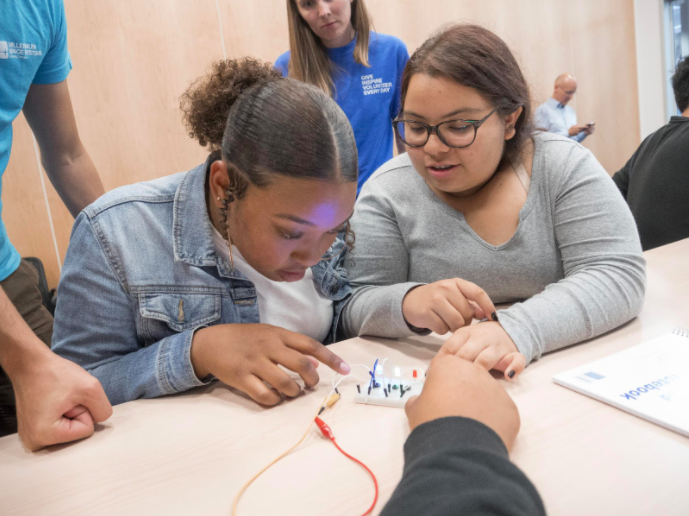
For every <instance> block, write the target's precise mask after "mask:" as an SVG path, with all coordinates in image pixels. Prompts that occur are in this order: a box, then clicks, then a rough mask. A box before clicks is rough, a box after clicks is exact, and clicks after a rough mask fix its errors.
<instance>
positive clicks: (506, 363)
mask: <svg viewBox="0 0 689 516" xmlns="http://www.w3.org/2000/svg"><path fill="white" fill-rule="evenodd" d="M438 354H439V355H440V354H449V355H456V356H458V357H459V358H463V359H464V360H468V361H470V362H476V363H477V364H478V365H480V366H481V367H483V368H484V369H486V370H487V371H490V370H491V369H497V370H498V371H502V372H504V373H505V377H506V378H509V379H512V378H514V376H516V375H519V374H521V372H522V371H524V368H525V367H526V358H525V357H524V355H522V354H521V353H520V352H519V350H518V349H517V346H516V344H515V343H514V342H513V341H512V339H511V338H510V336H509V335H508V334H507V332H506V331H505V330H504V329H503V328H502V326H500V323H498V322H488V321H487V322H482V323H479V324H473V325H471V326H467V327H465V328H460V329H459V330H457V331H456V332H454V334H453V335H452V336H451V337H450V338H449V339H447V340H446V341H445V343H444V344H443V346H442V347H441V348H440V351H438Z"/></svg>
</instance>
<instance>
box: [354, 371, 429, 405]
mask: <svg viewBox="0 0 689 516" xmlns="http://www.w3.org/2000/svg"><path fill="white" fill-rule="evenodd" d="M385 382H386V383H385V385H383V380H382V379H380V380H379V383H380V387H374V388H372V389H371V394H369V393H368V387H369V384H365V385H361V386H360V389H361V392H360V393H357V394H356V395H355V396H354V401H356V402H357V403H366V404H367V405H382V406H384V407H398V408H403V407H404V404H405V403H407V400H408V399H409V398H410V397H412V396H414V395H417V394H421V390H422V389H423V379H420V380H418V381H417V380H412V381H404V380H402V381H400V379H399V378H394V379H392V378H386V380H385ZM388 385H389V386H390V390H389V391H388V393H387V396H385V391H387V390H388ZM400 385H402V386H403V387H404V395H403V396H400ZM383 388H385V391H384V390H383Z"/></svg>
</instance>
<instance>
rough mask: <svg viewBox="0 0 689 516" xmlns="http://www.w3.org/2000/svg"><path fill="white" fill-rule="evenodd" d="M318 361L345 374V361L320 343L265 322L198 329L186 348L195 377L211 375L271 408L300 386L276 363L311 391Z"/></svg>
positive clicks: (294, 394) (316, 377)
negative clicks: (296, 374) (297, 377)
mask: <svg viewBox="0 0 689 516" xmlns="http://www.w3.org/2000/svg"><path fill="white" fill-rule="evenodd" d="M318 361H321V362H323V363H324V364H325V365H327V366H328V367H330V368H331V369H332V370H333V371H335V372H337V373H340V374H348V373H349V366H348V365H347V363H346V362H344V360H342V359H341V358H340V357H339V356H337V355H336V354H335V353H333V352H332V351H330V350H329V349H328V348H326V347H325V346H324V345H323V344H321V343H320V342H318V341H316V340H314V339H312V338H310V337H306V336H304V335H301V334H299V333H295V332H292V331H289V330H285V329H283V328H278V327H277V326H271V325H270V324H221V325H217V326H211V327H209V328H203V329H201V330H199V331H197V332H196V333H195V334H194V340H193V341H192V346H191V362H192V365H193V367H194V373H195V374H196V376H197V378H200V379H203V378H205V377H206V376H208V375H209V374H212V375H213V376H215V377H216V378H217V379H218V380H220V381H221V382H223V383H225V384H227V385H229V386H231V387H234V388H236V389H239V390H240V391H243V392H245V393H246V394H248V395H249V396H251V397H252V398H253V399H254V400H255V401H257V402H258V403H261V404H263V405H276V404H277V403H279V402H280V401H281V400H282V396H281V394H282V395H285V396H289V397H294V396H298V395H299V394H300V393H301V386H300V385H299V384H298V383H297V382H295V381H294V380H293V379H292V378H291V377H290V376H289V375H288V374H287V373H286V372H285V371H283V370H282V369H280V367H278V366H279V365H281V366H283V367H285V368H287V369H289V370H290V371H294V372H295V373H298V374H299V376H301V378H302V380H304V385H305V386H306V387H313V386H314V385H316V384H317V383H318V380H319V377H318V373H317V372H316V367H317V366H318ZM266 384H268V385H266ZM271 387H272V388H271Z"/></svg>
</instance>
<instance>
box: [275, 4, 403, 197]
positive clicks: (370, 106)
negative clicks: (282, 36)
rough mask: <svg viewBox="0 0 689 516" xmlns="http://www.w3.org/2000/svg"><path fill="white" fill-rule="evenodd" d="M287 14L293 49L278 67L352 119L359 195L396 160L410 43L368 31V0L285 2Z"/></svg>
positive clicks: (281, 60) (281, 57) (279, 61)
mask: <svg viewBox="0 0 689 516" xmlns="http://www.w3.org/2000/svg"><path fill="white" fill-rule="evenodd" d="M287 16H288V20H289V41H290V50H289V51H288V52H285V53H284V54H282V55H281V56H280V57H279V58H278V59H277V61H276V62H275V66H276V67H277V68H278V69H279V70H280V71H281V72H282V74H283V75H284V76H288V75H289V76H290V77H292V78H294V79H297V80H300V81H303V82H306V83H309V84H313V85H315V86H317V87H319V88H321V89H322V90H323V91H325V92H326V93H328V94H330V95H332V96H333V98H334V99H335V101H336V102H337V103H338V104H339V106H340V107H341V108H342V110H343V111H344V112H345V114H346V115H347V117H348V118H349V121H350V123H351V124H352V128H353V129H354V137H355V138H356V145H357V148H358V151H359V184H358V190H357V193H358V191H360V190H361V187H362V185H363V184H364V183H365V182H366V180H367V179H368V178H369V177H370V176H371V174H373V172H374V171H375V170H376V169H377V168H378V167H380V166H381V165H382V164H383V163H385V162H386V161H388V160H389V159H390V158H392V142H393V139H394V136H393V130H392V120H393V119H394V118H395V117H396V116H397V113H398V111H399V109H400V85H401V79H402V72H403V70H404V66H405V65H406V64H407V61H408V60H409V53H408V52H407V47H406V45H405V44H404V43H403V42H402V41H401V40H400V39H398V38H396V37H394V36H388V35H385V34H377V33H376V32H372V31H370V26H371V22H370V20H369V17H368V13H367V11H366V5H365V4H364V0H287ZM398 148H399V150H400V152H404V146H402V145H399V147H398Z"/></svg>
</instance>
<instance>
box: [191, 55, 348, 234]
mask: <svg viewBox="0 0 689 516" xmlns="http://www.w3.org/2000/svg"><path fill="white" fill-rule="evenodd" d="M180 108H181V110H182V113H183V118H184V123H185V125H186V127H187V129H188V130H189V136H191V137H192V138H195V139H196V140H198V141H199V143H200V144H201V145H202V146H204V147H208V148H209V150H210V151H211V153H212V156H213V155H214V154H215V155H216V157H215V159H220V157H222V159H223V160H224V161H225V162H226V163H227V168H228V174H229V179H230V185H231V186H230V189H229V190H230V191H229V192H228V197H229V201H230V202H232V201H234V200H238V199H241V198H242V197H243V196H244V194H245V193H246V189H247V187H248V186H249V185H250V184H252V185H255V186H258V187H263V186H266V185H268V184H269V183H270V179H271V176H272V175H274V174H277V175H282V176H289V177H294V178H300V179H315V180H324V181H335V182H342V183H347V182H356V180H357V175H358V159H357V149H356V142H355V140H354V132H353V131H352V126H351V125H350V123H349V120H348V119H347V116H346V115H345V114H344V112H343V111H342V109H340V107H339V106H338V105H337V104H336V103H335V101H334V100H333V99H332V98H330V97H329V96H328V95H327V94H326V93H325V92H323V91H322V90H320V89H319V88H316V87H315V86H312V85H310V84H305V83H303V82H300V81H297V80H295V79H288V78H282V76H281V74H280V73H279V72H278V71H277V70H275V69H274V68H273V67H272V65H270V64H269V63H263V62H261V61H258V60H256V59H252V58H244V59H239V60H235V59H231V60H221V61H216V62H215V63H213V64H212V65H211V69H210V71H209V73H208V74H207V75H205V76H203V77H201V78H199V79H197V80H196V81H195V82H194V83H193V84H192V85H191V86H189V88H188V89H187V91H186V92H185V93H184V94H183V95H182V96H181V97H180ZM212 159H214V158H213V157H212ZM349 240H351V237H349V238H348V241H349Z"/></svg>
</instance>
